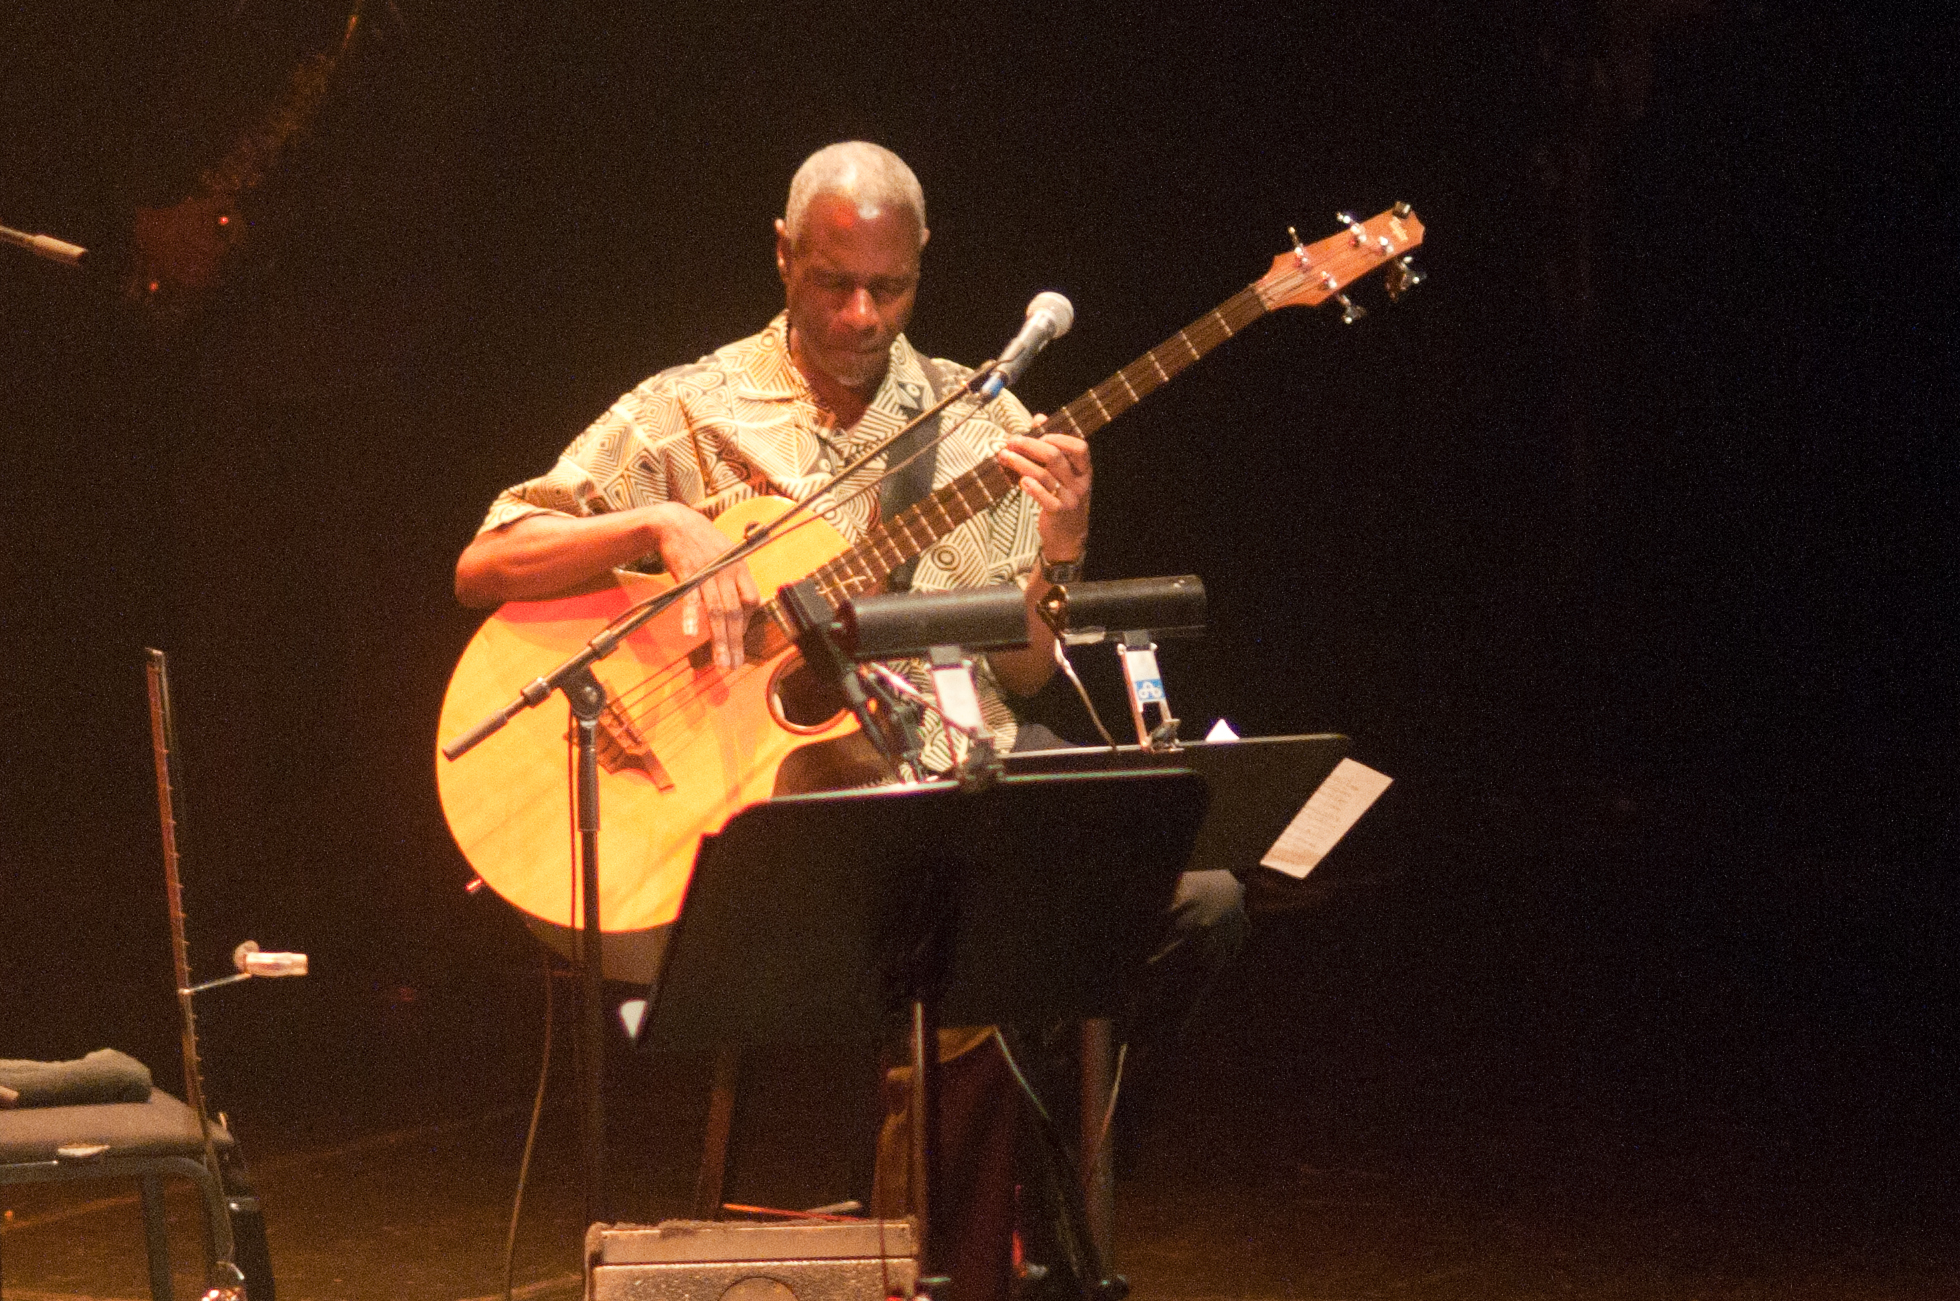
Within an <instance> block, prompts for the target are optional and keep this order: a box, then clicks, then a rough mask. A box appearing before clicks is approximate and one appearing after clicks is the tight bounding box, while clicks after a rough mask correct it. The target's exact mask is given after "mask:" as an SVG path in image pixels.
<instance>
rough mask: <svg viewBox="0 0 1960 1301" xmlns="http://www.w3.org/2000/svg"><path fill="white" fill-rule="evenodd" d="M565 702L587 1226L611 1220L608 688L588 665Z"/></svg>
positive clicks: (567, 685) (572, 681)
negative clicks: (602, 773)
mask: <svg viewBox="0 0 1960 1301" xmlns="http://www.w3.org/2000/svg"><path fill="white" fill-rule="evenodd" d="M563 690H564V693H565V701H566V703H567V704H568V705H570V706H571V710H572V722H573V733H574V735H575V736H576V737H577V739H578V783H577V785H578V794H577V799H576V804H577V810H576V812H577V816H578V857H579V899H580V902H581V904H582V905H583V908H582V911H581V913H580V918H579V931H578V949H577V952H578V964H579V984H580V987H581V989H582V991H583V993H584V1005H583V1008H582V1011H581V1015H580V1017H579V1032H578V1058H579V1087H580V1090H581V1092H582V1094H583V1096H582V1097H581V1098H580V1099H579V1101H580V1104H581V1105H580V1108H579V1110H580V1115H581V1117H582V1121H581V1125H580V1134H579V1139H580V1147H581V1150H582V1152H583V1158H584V1159H583V1167H584V1176H585V1222H586V1223H587V1224H598V1223H601V1222H604V1221H609V1220H611V1219H612V1211H611V1207H610V1199H609V1198H608V1197H607V1195H606V1095H605V1071H606V1013H605V1005H604V999H603V997H602V992H601V988H600V979H601V974H602V969H603V967H604V963H603V961H602V951H603V946H604V944H605V932H604V931H602V930H601V929H600V926H599V735H598V727H599V715H600V714H601V713H602V712H604V710H605V708H606V689H605V688H604V687H602V686H600V685H599V679H598V678H597V677H595V676H594V675H593V673H592V669H591V668H590V667H589V666H587V667H584V668H581V669H579V670H578V671H577V672H576V673H573V674H572V675H571V676H570V677H569V678H567V679H566V680H565V682H564V685H563Z"/></svg>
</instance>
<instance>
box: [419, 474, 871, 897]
mask: <svg viewBox="0 0 1960 1301" xmlns="http://www.w3.org/2000/svg"><path fill="white" fill-rule="evenodd" d="M789 508H790V503H789V502H787V501H784V500H782V499H780V498H775V497H765V498H757V499H754V500H751V501H747V502H742V503H740V504H738V505H736V506H732V507H730V508H729V509H728V510H726V511H724V512H723V513H722V514H721V515H720V516H718V517H717V518H716V520H715V524H716V526H717V527H718V528H720V529H721V530H722V531H723V532H725V533H727V534H728V535H729V537H730V538H731V539H734V540H740V539H741V538H742V537H743V536H744V534H745V532H746V531H747V530H749V529H750V528H751V527H752V526H757V525H760V524H763V523H766V522H767V521H769V520H771V519H774V518H775V517H776V516H778V515H780V514H782V513H783V512H784V511H786V510H788V509H789ZM847 549H848V544H847V543H846V542H845V541H844V539H843V537H842V536H841V535H839V534H838V533H837V531H836V530H835V529H833V528H831V527H830V525H828V524H827V523H825V522H824V521H822V520H820V519H811V520H808V521H805V522H804V523H802V524H801V525H800V526H797V527H793V528H791V529H789V530H788V531H787V532H785V533H784V534H783V535H782V536H781V537H779V538H777V539H775V540H774V541H773V542H771V543H769V544H768V545H767V546H765V547H763V548H762V549H760V550H759V551H757V552H756V553H755V554H754V555H753V556H752V557H750V559H749V562H748V564H749V569H750V572H751V573H752V574H754V576H755V581H756V587H757V589H758V590H759V591H761V592H763V593H764V594H765V595H766V594H768V593H772V592H774V591H775V590H776V588H778V587H779V586H781V585H782V584H785V583H793V582H796V581H798V580H799V579H801V578H803V577H804V576H806V575H807V574H809V573H810V572H811V571H813V570H815V569H817V568H818V567H819V566H821V565H823V564H824V563H825V562H827V561H829V560H830V559H832V558H833V557H835V556H838V555H840V554H842V553H843V552H844V551H845V550H847ZM617 577H618V580H619V582H618V585H617V586H615V587H611V588H608V589H607V590H604V591H598V592H591V593H586V594H583V595H577V596H567V597H562V598H558V599H555V600H547V601H512V602H509V603H508V604H506V605H504V606H502V607H501V608H500V609H498V611H497V612H496V613H495V614H493V615H492V616H491V617H490V619H489V620H488V621H487V622H486V623H485V624H484V625H483V627H482V628H481V629H479V630H478V632H477V634H476V636H475V637H473V638H472V639H471V640H470V643H469V646H468V648H467V649H466V650H465V651H464V652H463V657H462V659H461V661H460V662H458V664H457V665H456V671H455V673H454V674H452V675H451V677H450V680H449V688H448V692H447V694H446V695H445V696H444V697H443V703H442V721H441V723H440V725H439V729H438V735H439V736H443V737H448V736H453V735H455V734H457V733H459V732H461V731H463V730H464V729H466V728H468V727H470V726H472V725H474V724H475V723H476V722H478V721H479V720H481V719H482V718H483V717H484V716H485V715H487V714H490V713H491V712H493V711H494V710H497V709H500V708H502V707H503V706H504V705H506V704H508V703H509V702H510V700H511V699H512V698H513V697H514V696H516V694H517V692H518V689H519V688H521V687H522V686H523V685H524V684H525V683H527V682H530V681H532V680H533V679H535V678H538V677H540V676H542V675H543V674H545V673H547V672H549V671H550V670H551V669H553V668H556V667H557V666H558V665H559V664H560V663H562V662H563V661H564V660H565V659H567V658H568V657H570V656H571V655H572V654H573V653H575V652H576V651H578V649H579V648H580V647H582V646H584V645H585V644H586V642H587V641H589V640H590V639H591V638H592V637H593V635H594V634H595V633H597V632H598V631H599V630H600V629H601V628H602V627H604V626H605V624H606V623H607V621H608V620H610V619H612V618H614V617H615V616H617V615H618V614H620V613H622V612H623V611H625V610H626V609H627V608H628V607H629V606H630V605H632V604H634V603H635V602H637V601H640V600H642V599H644V598H646V597H649V596H653V595H656V594H657V593H659V592H660V591H663V590H665V589H667V588H670V587H672V586H673V583H672V580H670V579H668V578H666V577H664V576H649V575H643V574H632V573H627V572H624V571H619V572H618V573H617ZM681 623H682V610H681V608H680V607H679V606H676V607H675V608H673V609H669V610H666V611H663V612H662V613H661V614H660V615H659V616H657V617H656V618H654V619H652V620H650V621H649V622H648V623H647V624H645V625H644V626H643V627H641V628H640V629H639V630H638V631H637V632H635V633H634V634H633V635H632V636H631V637H629V638H627V639H626V640H625V641H624V642H622V643H621V644H620V647H619V649H618V650H616V651H615V652H613V654H612V655H611V656H609V657H608V658H606V659H603V660H600V661H599V662H598V663H597V664H595V665H594V666H593V671H594V673H595V674H596V675H597V677H598V678H599V681H600V683H601V684H602V685H603V686H604V687H605V689H606V696H607V700H608V702H609V703H608V713H607V716H606V717H605V718H602V720H601V723H600V730H601V758H602V762H601V766H600V771H599V827H600V830H599V870H600V879H599V916H600V922H601V925H602V926H603V927H604V929H605V930H607V931H631V930H642V929H644V928H647V927H651V926H659V925H663V924H665V923H667V922H671V921H672V920H673V919H674V917H675V915H676V914H677V913H678V912H679V911H680V904H681V896H682V894H683V893H684V892H685V890H686V888H687V880H688V877H689V875H690V874H691V873H692V871H693V867H694V855H695V851H696V849H697V848H698V846H699V845H700V842H701V837H702V836H704V835H710V834H712V833H714V832H716V831H719V830H721V828H722V826H723V825H724V824H726V822H727V821H728V819H729V818H730V817H732V816H733V815H734V814H735V813H736V812H738V811H739V810H741V809H743V808H746V807H747V806H748V805H750V804H753V803H755V802H756V801H758V800H764V799H768V798H769V797H770V796H771V795H772V794H775V793H776V792H777V790H778V787H779V780H780V779H781V777H782V769H783V766H784V764H785V761H786V760H789V759H790V758H791V756H792V755H793V754H795V753H796V752H798V751H803V750H806V749H808V750H811V751H812V752H813V753H822V752H823V750H824V747H822V746H820V745H819V744H818V743H823V742H832V741H839V740H841V739H842V738H845V737H848V736H851V735H852V734H854V733H856V731H857V721H856V719H854V718H853V717H852V716H851V715H850V714H849V713H848V712H842V713H838V712H836V711H834V710H831V709H830V708H829V707H828V704H825V705H824V706H823V707H822V708H819V709H817V710H815V711H814V713H811V712H803V713H799V712H798V710H797V701H796V699H795V697H796V695H797V687H798V685H799V682H798V679H799V678H802V677H803V676H805V675H803V674H802V673H800V672H799V670H800V669H801V658H800V656H798V655H797V653H796V651H795V648H794V647H793V646H791V645H789V644H788V642H787V640H786V638H785V637H784V636H783V635H782V633H781V632H780V631H778V630H776V629H775V627H774V625H773V624H771V623H768V622H767V621H766V620H764V619H761V618H758V619H757V620H755V621H753V622H752V623H751V625H750V630H749V638H748V643H749V646H748V649H749V654H750V658H749V660H748V662H746V663H744V664H743V665H742V666H741V667H740V668H737V669H734V670H733V671H725V670H723V669H720V668H718V667H716V665H715V663H714V660H713V658H712V655H711V653H710V651H709V648H708V641H707V637H706V635H705V633H702V634H697V635H695V636H688V635H686V634H685V633H684V632H683V631H682V627H681ZM758 652H759V654H758ZM784 694H787V695H789V696H790V697H791V704H790V706H789V707H788V712H789V713H790V715H791V717H792V718H793V719H796V718H800V719H801V721H785V719H784V717H783V715H784V713H785V706H784V705H783V704H782V703H781V700H780V697H781V696H783V695H784ZM817 715H821V716H820V717H819V716H817ZM569 727H570V712H569V710H568V709H567V708H566V706H565V704H564V700H563V698H562V697H560V696H554V697H553V698H552V699H550V700H548V701H546V702H545V703H543V704H542V705H539V706H537V707H536V708H534V709H528V710H525V711H524V712H522V713H520V714H518V715H517V716H516V717H515V718H513V719H511V721H510V722H509V724H507V725H506V726H505V727H504V728H503V730H501V731H499V732H497V733H496V734H495V735H493V736H491V737H490V738H489V739H488V740H486V741H484V742H483V743H482V744H481V745H479V746H477V747H476V748H475V749H474V750H471V751H470V752H469V753H467V754H465V755H463V756H462V757H461V758H459V759H457V760H456V761H455V762H453V763H451V762H448V761H446V760H444V759H443V758H442V757H441V755H440V754H438V755H437V757H436V788H437V790H438V792H439V794H440V796H441V799H442V811H443V815H444V817H446V818H447V819H448V822H449V830H450V833H451V834H452V835H454V836H455V838H456V844H457V845H458V846H459V847H460V848H461V849H462V851H463V854H464V856H465V857H466V858H468V859H469V861H470V863H471V865H472V866H473V867H475V868H476V870H477V872H478V873H479V874H480V875H481V876H482V877H483V880H484V881H485V883H487V884H488V885H489V886H490V888H491V889H493V890H495V891H496V892H497V893H498V894H500V895H502V896H503V897H504V898H505V899H507V900H508V901H510V902H511V903H512V904H514V905H516V906H517V907H518V908H520V909H522V910H523V911H525V912H527V913H530V914H531V915H532V916H534V917H536V918H538V919H539V920H541V921H544V922H547V923H550V924H552V925H556V926H575V925H576V924H577V921H576V915H575V914H576V910H575V901H576V894H575V888H576V884H577V879H578V866H577V860H576V858H575V856H574V852H575V847H576V839H575V837H574V835H573V825H572V816H573V815H572V801H571V798H570V792H571V787H570V784H569V782H568V774H569V773H570V771H571V768H570V763H569V760H568V758H567V740H566V737H567V733H568V729H569ZM832 748H834V747H832ZM809 766H810V765H807V764H806V765H795V766H794V767H797V768H799V769H800V768H802V767H809ZM853 775H855V774H853ZM839 780H840V781H848V780H849V777H848V776H845V777H840V778H839ZM819 784H820V783H819ZM798 788H799V789H801V788H802V787H801V786H799V787H798Z"/></svg>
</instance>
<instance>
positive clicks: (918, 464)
mask: <svg viewBox="0 0 1960 1301" xmlns="http://www.w3.org/2000/svg"><path fill="white" fill-rule="evenodd" d="M919 361H920V363H921V364H920V367H919V369H920V370H923V371H924V372H925V376H926V387H927V389H928V390H929V393H928V396H927V398H926V405H927V406H928V407H932V406H937V405H938V404H939V400H940V399H941V398H943V397H944V396H945V395H946V390H945V388H944V387H943V383H942V380H941V377H940V374H939V366H938V364H937V363H935V362H934V361H933V359H932V358H930V357H921V358H919ZM938 437H939V417H938V416H934V417H933V418H932V419H930V420H928V421H926V422H925V423H924V424H922V425H920V426H919V427H918V428H917V429H914V430H913V431H912V432H911V433H909V434H907V435H905V437H903V438H901V439H899V440H898V441H897V442H896V443H893V444H892V445H891V446H890V447H889V448H887V449H886V451H885V464H886V465H897V464H898V463H899V462H901V461H903V460H904V459H905V458H906V457H908V456H910V455H912V453H913V452H916V451H918V450H919V448H921V447H924V448H925V451H924V452H921V453H920V455H919V459H918V460H916V461H913V462H912V463H911V464H910V465H907V466H906V467H905V468H904V469H902V470H900V471H899V472H898V473H897V474H894V475H893V476H892V477H891V478H889V479H887V480H885V481H884V482H883V483H882V484H880V485H878V519H879V522H880V523H882V522H884V521H886V520H889V519H891V518H893V517H894V516H896V515H898V514H899V513H900V512H901V511H904V510H907V509H909V508H911V507H912V506H914V505H917V504H918V503H919V502H920V501H922V500H924V499H925V495H926V494H927V493H929V492H931V491H932V471H933V467H934V466H935V465H936V464H937V463H938V461H939V444H938V442H937V441H936V440H937V439H938ZM918 567H919V558H918V557H917V556H913V557H912V558H911V559H910V560H908V561H906V562H905V563H904V564H902V565H900V566H899V567H898V568H896V569H894V570H892V572H891V577H889V578H887V579H886V580H885V590H886V591H888V592H905V591H910V590H911V587H912V571H913V570H915V569H917V568H918Z"/></svg>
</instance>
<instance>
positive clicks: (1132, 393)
mask: <svg viewBox="0 0 1960 1301" xmlns="http://www.w3.org/2000/svg"><path fill="white" fill-rule="evenodd" d="M1116 378H1117V379H1120V380H1122V381H1123V387H1124V388H1126V389H1128V390H1129V393H1130V402H1131V403H1132V404H1134V403H1135V402H1136V401H1137V400H1138V399H1139V398H1141V397H1142V396H1143V395H1142V394H1141V393H1139V392H1137V390H1136V385H1134V384H1132V383H1130V377H1129V376H1128V375H1125V374H1124V373H1123V372H1122V371H1120V370H1119V371H1117V372H1116Z"/></svg>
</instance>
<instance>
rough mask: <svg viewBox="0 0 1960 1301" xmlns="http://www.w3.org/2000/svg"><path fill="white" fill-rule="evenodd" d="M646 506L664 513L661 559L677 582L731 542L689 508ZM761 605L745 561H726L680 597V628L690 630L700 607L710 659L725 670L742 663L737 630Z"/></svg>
mask: <svg viewBox="0 0 1960 1301" xmlns="http://www.w3.org/2000/svg"><path fill="white" fill-rule="evenodd" d="M650 509H653V510H664V511H666V512H668V515H667V517H666V518H665V519H663V520H662V521H661V523H660V525H659V538H660V559H661V562H662V563H663V564H665V565H666V567H667V572H668V573H669V574H671V575H673V577H674V579H675V581H677V582H685V581H687V580H688V579H689V578H692V577H693V576H694V575H695V574H698V573H700V572H701V571H702V570H703V569H705V568H707V567H708V565H709V564H710V563H712V562H713V561H714V560H716V559H717V558H718V557H720V555H721V554H722V553H723V552H725V551H727V550H728V549H729V548H731V547H733V546H734V545H735V544H734V543H733V542H731V541H729V540H728V537H727V535H726V534H724V533H723V532H722V531H721V530H720V529H718V528H716V527H715V526H714V524H713V522H712V521H710V520H709V519H708V517H707V516H705V515H703V514H701V513H700V512H699V511H697V510H695V509H693V508H692V507H689V506H683V505H681V504H679V503H678V502H669V503H665V504H663V505H662V506H656V507H651V508H650ZM760 604H762V600H761V597H760V596H758V595H757V592H756V587H755V578H754V576H753V575H751V574H750V573H749V566H748V563H747V562H746V561H744V562H741V563H738V564H734V565H730V566H729V567H728V568H726V569H724V570H722V571H721V572H720V573H718V574H716V575H715V576H714V577H713V578H710V579H709V580H708V581H707V582H705V583H703V584H702V585H701V586H700V587H699V588H697V589H696V590H695V591H694V592H693V593H692V594H691V595H689V596H688V597H686V598H685V600H684V602H683V604H682V610H681V627H682V630H683V631H685V632H688V633H693V632H695V631H696V630H697V629H698V627H699V623H698V620H699V619H700V617H701V614H702V612H703V611H704V610H705V612H706V614H707V616H708V636H709V637H710V639H711V640H713V642H714V647H715V663H716V664H718V665H720V666H721V667H722V668H724V669H732V668H736V667H738V666H739V665H740V664H741V663H742V634H743V633H744V632H745V631H746V630H747V628H748V623H749V612H750V611H751V610H754V609H755V608H756V607H757V606H758V605H760Z"/></svg>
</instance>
